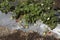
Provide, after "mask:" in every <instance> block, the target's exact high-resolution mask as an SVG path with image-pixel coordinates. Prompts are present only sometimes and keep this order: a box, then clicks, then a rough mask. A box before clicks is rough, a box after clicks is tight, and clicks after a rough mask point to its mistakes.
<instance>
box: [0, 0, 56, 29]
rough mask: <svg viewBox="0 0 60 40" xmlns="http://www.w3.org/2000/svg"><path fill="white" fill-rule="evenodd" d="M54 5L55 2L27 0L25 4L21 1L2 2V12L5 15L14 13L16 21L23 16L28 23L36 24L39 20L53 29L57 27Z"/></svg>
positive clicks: (5, 0)
mask: <svg viewBox="0 0 60 40" xmlns="http://www.w3.org/2000/svg"><path fill="white" fill-rule="evenodd" d="M11 3H12V4H11ZM53 5H54V1H53V0H27V1H23V2H20V1H19V0H17V1H16V0H3V1H2V0H1V2H0V10H1V11H2V12H5V13H7V12H9V11H11V12H13V15H15V16H14V17H15V18H16V19H18V18H21V16H22V18H24V19H25V21H26V23H35V22H36V21H37V20H42V21H43V23H45V24H47V25H49V26H50V27H51V29H53V28H55V26H56V25H57V17H56V16H55V10H54V9H53Z"/></svg>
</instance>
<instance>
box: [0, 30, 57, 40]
mask: <svg viewBox="0 0 60 40" xmlns="http://www.w3.org/2000/svg"><path fill="white" fill-rule="evenodd" d="M0 40H58V39H56V38H54V37H53V36H45V37H42V36H40V35H39V34H38V33H37V32H28V33H26V32H23V31H21V30H17V31H16V32H15V33H13V34H10V35H7V36H2V37H0Z"/></svg>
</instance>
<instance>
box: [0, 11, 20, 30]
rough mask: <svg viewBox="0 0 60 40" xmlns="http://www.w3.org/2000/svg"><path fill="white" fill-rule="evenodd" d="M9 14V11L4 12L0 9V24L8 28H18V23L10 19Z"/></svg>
mask: <svg viewBox="0 0 60 40" xmlns="http://www.w3.org/2000/svg"><path fill="white" fill-rule="evenodd" d="M11 16H12V14H11V13H8V14H5V13H2V12H1V11H0V26H3V27H7V28H9V29H10V30H14V29H19V26H18V24H17V23H16V21H15V20H12V19H11Z"/></svg>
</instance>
